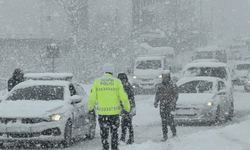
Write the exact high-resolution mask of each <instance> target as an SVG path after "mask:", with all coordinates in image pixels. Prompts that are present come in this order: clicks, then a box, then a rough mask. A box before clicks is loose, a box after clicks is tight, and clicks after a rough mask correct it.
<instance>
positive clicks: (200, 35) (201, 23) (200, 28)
mask: <svg viewBox="0 0 250 150" xmlns="http://www.w3.org/2000/svg"><path fill="white" fill-rule="evenodd" d="M202 11H203V9H202V0H200V24H199V39H198V40H199V47H200V46H202V33H203V32H202V26H203V14H202V13H203V12H202Z"/></svg>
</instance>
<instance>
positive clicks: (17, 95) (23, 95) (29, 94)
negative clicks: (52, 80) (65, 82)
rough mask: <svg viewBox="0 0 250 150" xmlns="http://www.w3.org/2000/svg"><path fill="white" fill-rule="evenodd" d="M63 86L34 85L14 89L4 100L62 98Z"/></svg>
mask: <svg viewBox="0 0 250 150" xmlns="http://www.w3.org/2000/svg"><path fill="white" fill-rule="evenodd" d="M63 95H64V88H63V86H51V85H36V86H30V87H26V88H21V89H16V90H14V91H13V92H12V93H11V95H10V96H9V97H8V98H7V99H6V100H45V101H50V100H63V99H64V98H63Z"/></svg>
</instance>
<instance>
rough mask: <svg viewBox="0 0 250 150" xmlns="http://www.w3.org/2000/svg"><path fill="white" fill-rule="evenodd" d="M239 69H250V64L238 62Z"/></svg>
mask: <svg viewBox="0 0 250 150" xmlns="http://www.w3.org/2000/svg"><path fill="white" fill-rule="evenodd" d="M236 69H237V70H249V69H250V64H238V65H237V67H236Z"/></svg>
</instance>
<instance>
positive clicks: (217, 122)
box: [214, 105, 221, 125]
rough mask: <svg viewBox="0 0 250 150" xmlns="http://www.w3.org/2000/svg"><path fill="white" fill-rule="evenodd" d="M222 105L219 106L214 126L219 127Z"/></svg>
mask: <svg viewBox="0 0 250 150" xmlns="http://www.w3.org/2000/svg"><path fill="white" fill-rule="evenodd" d="M220 121H221V120H220V105H218V106H217V109H216V113H215V120H214V124H215V125H217V124H219V123H220Z"/></svg>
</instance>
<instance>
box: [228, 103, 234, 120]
mask: <svg viewBox="0 0 250 150" xmlns="http://www.w3.org/2000/svg"><path fill="white" fill-rule="evenodd" d="M233 115H234V103H233V102H231V104H230V109H229V113H228V120H230V121H231V120H232V118H233Z"/></svg>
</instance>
